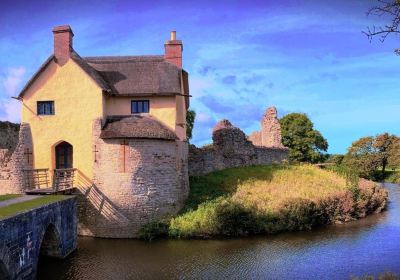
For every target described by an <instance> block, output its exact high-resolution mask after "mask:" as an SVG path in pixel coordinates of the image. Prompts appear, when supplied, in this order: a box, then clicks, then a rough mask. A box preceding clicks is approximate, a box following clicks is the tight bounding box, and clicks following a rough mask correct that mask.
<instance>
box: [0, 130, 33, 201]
mask: <svg viewBox="0 0 400 280" xmlns="http://www.w3.org/2000/svg"><path fill="white" fill-rule="evenodd" d="M27 151H28V152H29V153H31V154H32V135H31V131H30V127H29V124H26V123H23V124H21V125H19V124H12V123H10V122H1V123H0V194H7V193H24V192H25V186H24V171H23V170H24V169H26V168H30V167H31V164H32V162H33V158H31V161H30V162H27V157H26V152H27Z"/></svg>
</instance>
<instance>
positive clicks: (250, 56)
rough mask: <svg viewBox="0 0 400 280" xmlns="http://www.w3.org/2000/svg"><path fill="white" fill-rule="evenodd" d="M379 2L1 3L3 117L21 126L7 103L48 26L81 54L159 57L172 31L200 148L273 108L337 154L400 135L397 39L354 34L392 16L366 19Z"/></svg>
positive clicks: (40, 55) (47, 36) (33, 62)
mask: <svg viewBox="0 0 400 280" xmlns="http://www.w3.org/2000/svg"><path fill="white" fill-rule="evenodd" d="M145 2H146V3H145ZM147 2H148V3H147ZM375 3H376V1H374V0H346V1H345V0H343V1H340V0H338V1H320V0H315V1H311V0H310V1H294V0H292V1H289V0H288V1H267V0H264V1H195V2H193V3H191V1H182V2H180V1H173V2H172V1H75V0H72V1H64V2H62V1H18V0H14V1H1V2H0V26H1V28H0V54H1V55H0V119H2V120H11V121H19V120H20V116H19V104H18V102H16V101H14V100H12V99H11V98H10V97H11V96H16V95H17V94H18V92H19V90H20V89H21V88H22V87H23V85H24V84H25V83H26V81H27V80H28V79H29V78H30V77H31V75H32V73H34V72H35V70H36V69H37V68H38V67H39V66H40V65H41V64H42V63H43V61H44V60H45V59H46V58H47V57H48V56H49V55H50V54H51V52H52V48H53V41H52V40H53V38H52V32H51V29H52V27H53V26H56V25H61V24H69V25H71V27H72V29H73V31H74V33H75V37H74V49H75V50H76V51H77V52H78V53H79V54H80V55H81V56H95V55H143V54H162V53H163V52H164V50H163V48H164V46H163V43H164V41H165V40H166V39H168V38H169V31H171V30H177V36H178V39H182V40H183V43H184V53H183V56H184V68H185V69H187V71H188V72H189V74H190V90H191V95H192V96H193V97H192V99H191V107H192V108H193V109H195V110H196V112H197V120H196V123H195V129H194V138H193V142H194V143H195V144H197V145H202V144H205V143H209V142H210V141H211V139H210V136H211V129H212V127H213V126H214V125H215V123H216V122H217V121H218V120H220V119H223V118H226V119H229V120H231V122H232V123H233V124H235V125H236V126H238V127H240V128H241V129H243V130H244V131H245V132H246V133H251V132H252V131H254V130H257V129H259V121H260V118H261V116H262V114H263V111H264V110H265V109H266V108H267V107H268V106H272V105H274V106H276V107H277V109H278V112H279V115H280V116H283V115H285V114H287V113H291V112H302V113H306V114H307V115H308V116H309V117H310V118H311V120H312V121H313V122H314V124H315V127H316V129H318V130H320V131H321V133H322V134H323V135H324V136H325V137H326V138H327V139H328V142H329V152H330V153H343V152H345V151H346V148H347V147H348V146H349V145H350V144H351V142H353V141H354V140H356V139H358V138H359V137H362V136H366V135H375V134H378V133H381V132H384V131H387V132H389V133H393V134H398V135H399V134H400V125H399V118H398V117H399V112H400V94H399V91H398V88H399V84H400V81H399V79H398V75H399V74H400V57H398V56H396V55H394V53H393V50H394V49H395V48H396V47H400V38H399V37H395V36H392V37H389V38H388V39H387V40H386V41H385V42H384V43H381V42H379V40H377V39H376V40H373V42H372V43H370V42H369V41H368V39H367V38H366V36H365V35H363V34H362V33H361V31H363V30H365V29H366V27H367V26H371V25H381V24H382V23H385V22H386V20H387V19H386V18H379V17H372V16H370V17H367V16H366V11H367V10H368V7H370V6H372V5H374V4H375Z"/></svg>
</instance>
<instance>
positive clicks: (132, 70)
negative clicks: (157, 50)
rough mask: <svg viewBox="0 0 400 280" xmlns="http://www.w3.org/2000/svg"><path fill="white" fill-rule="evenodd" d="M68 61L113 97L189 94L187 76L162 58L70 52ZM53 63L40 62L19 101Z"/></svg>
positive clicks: (52, 58) (47, 61)
mask: <svg viewBox="0 0 400 280" xmlns="http://www.w3.org/2000/svg"><path fill="white" fill-rule="evenodd" d="M71 59H72V60H74V61H75V62H76V63H77V64H78V65H79V66H80V67H81V68H82V70H83V71H85V72H86V74H88V76H89V77H91V78H92V79H93V81H94V82H95V83H96V84H97V85H98V86H99V87H100V88H101V89H102V90H103V92H105V93H107V94H111V95H115V96H152V95H156V96H170V95H176V94H183V93H184V94H185V95H189V82H188V73H187V72H186V71H185V70H182V69H181V68H179V67H177V66H175V65H174V64H172V63H169V62H167V61H166V60H165V59H164V56H162V55H157V56H99V57H85V58H82V57H80V56H79V55H78V54H77V53H76V52H75V51H74V50H72V52H71ZM54 60H55V58H54V55H51V56H50V57H49V58H48V59H47V60H46V61H45V63H43V65H42V66H41V67H40V68H39V69H38V71H37V72H36V73H35V74H34V75H33V77H32V78H31V79H30V80H29V81H28V83H27V84H26V85H25V87H24V88H23V89H22V91H21V92H20V94H19V98H22V97H23V95H24V93H25V92H26V90H27V89H28V88H29V87H30V86H31V84H32V83H33V82H34V81H35V80H36V78H37V77H38V76H39V75H40V74H41V73H42V72H43V71H44V69H45V68H46V67H47V65H49V63H50V62H51V61H54ZM181 79H182V81H181ZM181 82H182V83H181ZM182 86H183V89H184V92H183V91H182ZM186 106H187V107H189V98H188V96H186Z"/></svg>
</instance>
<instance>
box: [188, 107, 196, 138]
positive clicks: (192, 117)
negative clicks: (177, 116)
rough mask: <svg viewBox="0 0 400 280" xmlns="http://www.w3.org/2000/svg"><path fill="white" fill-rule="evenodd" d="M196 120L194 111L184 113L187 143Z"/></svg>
mask: <svg viewBox="0 0 400 280" xmlns="http://www.w3.org/2000/svg"><path fill="white" fill-rule="evenodd" d="M195 118H196V112H195V111H194V110H188V111H187V113H186V137H187V139H188V141H189V140H190V139H192V136H193V135H192V132H193V126H194V120H195Z"/></svg>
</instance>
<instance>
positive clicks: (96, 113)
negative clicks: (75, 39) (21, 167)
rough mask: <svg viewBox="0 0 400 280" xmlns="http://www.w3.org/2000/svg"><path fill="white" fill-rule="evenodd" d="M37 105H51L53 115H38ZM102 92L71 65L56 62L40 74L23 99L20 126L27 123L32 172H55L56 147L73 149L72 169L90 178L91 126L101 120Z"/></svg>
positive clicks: (91, 162) (71, 63) (91, 154)
mask: <svg viewBox="0 0 400 280" xmlns="http://www.w3.org/2000/svg"><path fill="white" fill-rule="evenodd" d="M37 101H54V107H55V114H54V115H40V116H38V115H37V112H36V111H37ZM103 103H104V97H103V93H102V90H101V89H100V88H99V87H98V86H97V85H96V84H95V83H94V81H93V80H92V79H91V78H90V77H89V76H88V75H87V74H86V73H85V72H84V71H83V70H82V69H81V68H80V67H79V66H78V65H77V64H76V63H75V62H74V61H73V60H71V59H70V60H69V61H68V62H67V63H66V64H64V65H63V66H62V67H60V66H59V65H57V64H56V63H55V62H51V63H50V65H48V66H47V67H46V69H45V70H44V71H43V72H42V73H41V74H40V76H39V77H38V78H37V79H36V80H35V82H34V83H33V85H31V86H30V88H29V89H28V91H27V92H26V93H25V95H24V96H23V106H22V122H24V123H29V124H30V128H31V132H32V139H33V155H34V156H33V158H34V168H49V169H50V170H53V169H54V168H55V146H56V145H57V144H58V143H60V142H62V141H66V142H68V143H70V144H71V145H72V147H73V167H75V168H77V169H78V170H79V171H80V172H81V173H83V175H85V176H86V177H87V178H90V179H91V178H93V168H92V167H93V160H94V159H93V157H94V155H93V144H92V143H93V140H92V123H93V120H94V119H96V118H102V117H104V115H103Z"/></svg>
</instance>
